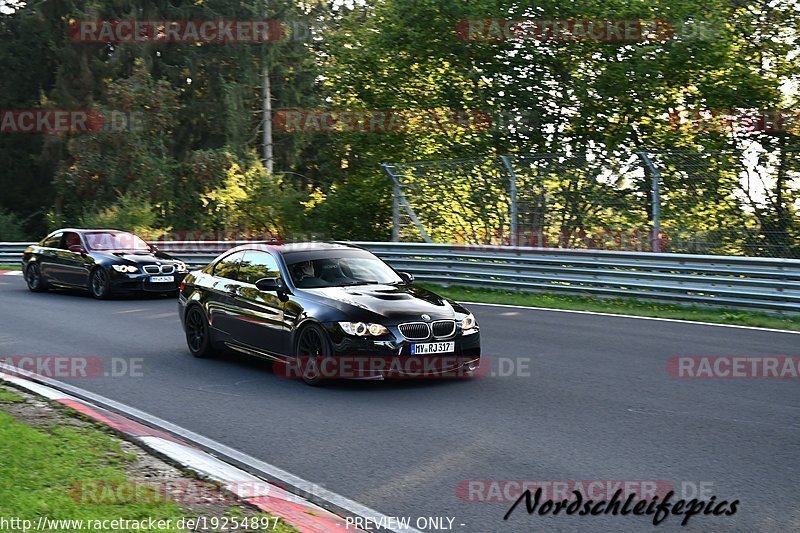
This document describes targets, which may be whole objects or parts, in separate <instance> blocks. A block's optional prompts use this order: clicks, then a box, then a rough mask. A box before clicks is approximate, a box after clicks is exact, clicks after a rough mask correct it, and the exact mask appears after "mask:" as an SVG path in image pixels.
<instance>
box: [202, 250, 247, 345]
mask: <svg viewBox="0 0 800 533" xmlns="http://www.w3.org/2000/svg"><path fill="white" fill-rule="evenodd" d="M243 257H244V252H234V253H232V254H229V255H227V256H225V257H223V258H222V259H221V260H220V261H219V262H218V263H217V264H216V266H215V267H214V271H213V272H212V276H213V278H212V280H213V281H212V282H211V284H210V285H209V287H208V289H207V290H208V303H207V309H208V318H209V321H210V323H211V327H212V328H214V329H215V330H217V331H219V332H221V333H223V334H225V335H226V336H227V337H229V338H234V340H235V336H236V329H235V326H236V324H237V322H236V320H235V316H236V315H237V314H238V313H239V309H238V308H237V306H238V304H237V302H236V301H235V300H234V299H233V295H234V294H236V291H237V290H238V288H239V282H238V281H237V279H238V276H239V265H240V264H241V262H242V258H243Z"/></svg>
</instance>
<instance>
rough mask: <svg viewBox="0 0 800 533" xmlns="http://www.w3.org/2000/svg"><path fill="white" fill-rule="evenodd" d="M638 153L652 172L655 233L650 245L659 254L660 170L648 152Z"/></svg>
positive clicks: (652, 207)
mask: <svg viewBox="0 0 800 533" xmlns="http://www.w3.org/2000/svg"><path fill="white" fill-rule="evenodd" d="M637 153H638V154H639V157H641V158H642V161H644V164H645V166H646V167H647V169H648V170H649V171H650V176H651V179H652V182H651V194H652V197H653V200H652V206H651V209H652V216H653V233H652V235H651V236H650V245H651V248H652V250H653V251H654V252H656V253H658V252H660V251H661V190H660V185H661V184H660V181H661V174H660V173H659V172H658V168H656V166H655V165H654V164H653V160H652V159H650V155H649V154H648V153H647V152H637Z"/></svg>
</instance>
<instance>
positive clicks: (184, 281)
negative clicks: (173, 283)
mask: <svg viewBox="0 0 800 533" xmlns="http://www.w3.org/2000/svg"><path fill="white" fill-rule="evenodd" d="M184 287H186V280H183V281H181V292H183V289H184Z"/></svg>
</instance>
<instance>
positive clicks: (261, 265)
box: [239, 251, 281, 284]
mask: <svg viewBox="0 0 800 533" xmlns="http://www.w3.org/2000/svg"><path fill="white" fill-rule="evenodd" d="M280 275H281V272H280V269H278V262H277V261H276V260H275V258H274V257H272V255H270V254H268V253H266V252H252V251H250V252H247V253H246V254H245V256H244V260H243V261H242V264H241V266H240V267H239V281H242V282H244V283H252V284H255V282H256V281H258V280H260V279H263V278H277V277H280Z"/></svg>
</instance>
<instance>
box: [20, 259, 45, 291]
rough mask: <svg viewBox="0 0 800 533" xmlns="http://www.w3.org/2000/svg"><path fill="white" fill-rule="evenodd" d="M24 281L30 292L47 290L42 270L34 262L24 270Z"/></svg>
mask: <svg viewBox="0 0 800 533" xmlns="http://www.w3.org/2000/svg"><path fill="white" fill-rule="evenodd" d="M25 282H26V283H27V284H28V289H29V290H30V291H31V292H44V291H46V290H47V282H46V281H45V280H44V278H43V277H42V270H41V269H40V268H39V265H38V264H36V263H31V264H30V265H28V268H27V269H26V270H25Z"/></svg>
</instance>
